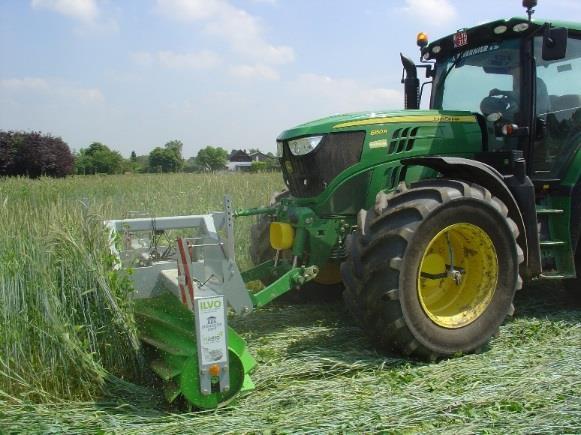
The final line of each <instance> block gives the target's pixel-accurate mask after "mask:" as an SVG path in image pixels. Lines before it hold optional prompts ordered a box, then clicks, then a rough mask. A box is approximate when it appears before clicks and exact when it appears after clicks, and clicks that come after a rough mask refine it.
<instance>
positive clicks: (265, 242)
mask: <svg viewBox="0 0 581 435" xmlns="http://www.w3.org/2000/svg"><path fill="white" fill-rule="evenodd" d="M287 195H289V191H288V190H286V191H283V192H282V193H278V192H275V193H274V194H273V195H272V197H271V201H270V204H269V205H270V206H271V207H272V206H274V205H275V204H276V203H277V202H278V201H279V200H280V199H281V198H284V197H285V196H287ZM271 222H272V220H271V218H270V216H268V215H264V214H262V215H258V218H257V219H256V223H254V224H253V225H252V226H251V227H250V236H251V238H250V249H249V251H250V259H251V260H252V263H253V264H254V265H255V266H258V265H259V264H261V263H264V262H265V261H268V260H272V259H273V258H274V256H275V250H274V249H272V247H271V246H270V223H271ZM283 255H284V254H283ZM273 281H274V277H268V278H264V279H263V280H262V283H263V284H264V285H269V284H270V283H271V282H273ZM342 291H343V283H342V281H341V274H340V272H339V264H338V263H328V264H326V265H324V266H323V267H321V268H320V271H319V274H318V275H317V277H316V278H315V279H314V280H313V281H309V282H308V283H306V284H305V285H303V286H302V287H301V288H300V289H295V290H291V291H289V292H287V293H285V294H284V295H283V296H281V297H279V298H278V299H277V300H278V301H280V302H283V303H302V302H329V301H333V300H337V299H338V298H339V297H340V295H341V292H342Z"/></svg>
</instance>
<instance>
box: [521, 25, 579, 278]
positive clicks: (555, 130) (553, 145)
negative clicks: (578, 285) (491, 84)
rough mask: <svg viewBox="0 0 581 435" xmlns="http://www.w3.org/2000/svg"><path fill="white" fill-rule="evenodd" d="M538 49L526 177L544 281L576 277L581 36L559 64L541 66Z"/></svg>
mask: <svg viewBox="0 0 581 435" xmlns="http://www.w3.org/2000/svg"><path fill="white" fill-rule="evenodd" d="M541 49H542V37H541V36H539V37H536V38H535V40H534V53H535V60H536V71H535V73H536V96H535V116H536V125H537V126H538V127H539V128H538V129H537V130H538V131H537V139H536V141H535V144H534V148H533V159H532V160H533V161H532V171H531V175H532V179H533V182H534V184H535V187H536V197H537V219H538V223H539V229H540V234H539V239H540V248H541V257H542V268H543V276H545V277H555V278H569V277H574V276H575V263H574V255H575V252H576V251H577V255H579V249H578V240H579V232H580V228H581V188H580V184H579V183H580V182H581V181H580V178H581V165H580V162H581V151H579V150H580V147H581V36H579V35H577V36H576V35H574V34H572V33H571V32H570V36H569V39H568V41H567V52H566V55H565V57H564V58H563V59H559V60H555V61H545V60H543V59H542V55H541ZM530 163H531V162H529V164H530Z"/></svg>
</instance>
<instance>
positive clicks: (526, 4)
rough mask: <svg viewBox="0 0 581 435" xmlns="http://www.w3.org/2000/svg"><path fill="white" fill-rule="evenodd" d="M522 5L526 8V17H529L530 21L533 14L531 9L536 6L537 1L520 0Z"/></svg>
mask: <svg viewBox="0 0 581 435" xmlns="http://www.w3.org/2000/svg"><path fill="white" fill-rule="evenodd" d="M522 5H523V6H524V7H525V8H527V15H528V16H529V21H531V19H532V16H533V14H534V13H535V11H534V10H533V8H534V7H536V6H537V0H522Z"/></svg>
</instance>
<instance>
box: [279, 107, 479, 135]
mask: <svg viewBox="0 0 581 435" xmlns="http://www.w3.org/2000/svg"><path fill="white" fill-rule="evenodd" d="M416 122H417V123H441V122H450V123H456V122H469V123H474V122H476V118H475V117H474V115H473V114H471V113H470V112H466V111H451V110H390V111H375V112H356V113H346V114H342V115H333V116H329V117H327V118H321V119H317V120H315V121H311V122H307V123H304V124H300V125H297V126H296V127H293V128H291V129H288V130H285V131H283V132H282V133H281V134H280V135H279V136H278V138H277V140H278V141H285V140H288V139H293V138H297V137H301V136H311V135H321V134H326V133H338V132H341V131H346V130H359V131H362V130H367V129H369V128H374V126H377V125H381V124H394V123H416Z"/></svg>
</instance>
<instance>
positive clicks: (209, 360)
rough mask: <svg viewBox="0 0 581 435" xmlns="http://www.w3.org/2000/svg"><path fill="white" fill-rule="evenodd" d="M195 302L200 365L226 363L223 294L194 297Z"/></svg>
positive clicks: (226, 350)
mask: <svg viewBox="0 0 581 435" xmlns="http://www.w3.org/2000/svg"><path fill="white" fill-rule="evenodd" d="M195 303H196V308H197V309H196V312H197V316H196V317H197V322H198V333H199V335H198V338H199V340H200V341H199V346H198V348H199V349H200V350H201V358H199V359H200V361H201V365H202V366H208V365H211V364H221V363H226V362H227V361H228V353H227V352H228V349H227V346H226V309H225V307H224V303H225V300H224V296H213V297H209V298H196V299H195Z"/></svg>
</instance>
